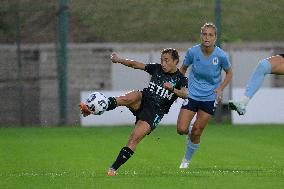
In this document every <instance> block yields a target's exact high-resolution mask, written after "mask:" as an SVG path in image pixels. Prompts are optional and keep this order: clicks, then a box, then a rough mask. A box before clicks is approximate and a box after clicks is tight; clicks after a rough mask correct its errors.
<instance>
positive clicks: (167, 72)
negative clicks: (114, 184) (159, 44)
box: [81, 48, 187, 176]
mask: <svg viewBox="0 0 284 189" xmlns="http://www.w3.org/2000/svg"><path fill="white" fill-rule="evenodd" d="M111 61H112V62H113V63H120V64H123V65H125V66H128V67H131V68H134V69H140V70H144V71H146V72H148V73H149V74H150V75H151V80H150V82H149V85H148V87H147V88H144V89H143V90H142V91H131V92H129V93H127V94H125V95H123V96H119V97H109V98H108V108H107V111H109V110H113V109H115V108H116V107H117V106H126V107H128V108H129V110H130V111H131V112H132V113H133V115H134V116H136V122H135V128H134V129H133V131H132V134H131V135H130V137H129V139H128V142H127V144H126V146H125V147H123V148H122V149H121V150H120V152H119V154H118V156H117V158H116V160H115V162H114V163H113V164H112V165H111V167H110V168H109V170H108V172H107V175H108V176H114V175H116V171H117V169H118V168H119V167H120V166H121V165H122V164H124V163H125V162H126V161H127V160H128V159H129V158H130V157H131V156H132V155H133V153H134V151H135V149H136V146H137V144H138V143H139V142H140V141H141V140H142V139H143V138H144V137H145V136H146V135H147V134H149V133H150V132H151V131H152V130H154V129H155V128H156V126H157V124H158V123H159V122H160V121H161V119H162V118H163V116H164V114H167V113H168V112H169V109H170V107H171V105H172V104H173V102H174V101H175V100H176V99H177V98H178V97H181V98H184V99H185V98H187V78H186V77H184V75H183V74H182V73H181V72H180V71H179V70H178V68H177V64H178V62H179V55H178V52H177V51H176V50H175V49H172V48H167V49H164V50H162V52H161V63H160V64H158V63H153V64H144V63H141V62H138V61H135V60H129V59H123V58H120V57H119V56H118V54H117V53H112V54H111ZM81 109H82V108H81ZM82 113H83V115H84V116H87V115H89V114H90V113H89V112H88V111H85V110H84V111H82Z"/></svg>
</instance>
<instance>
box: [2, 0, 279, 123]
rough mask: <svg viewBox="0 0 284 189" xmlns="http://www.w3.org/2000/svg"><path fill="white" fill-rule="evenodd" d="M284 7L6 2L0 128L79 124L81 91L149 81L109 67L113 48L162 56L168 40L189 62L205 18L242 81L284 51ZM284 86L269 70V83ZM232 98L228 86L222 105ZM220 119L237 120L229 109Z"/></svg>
mask: <svg viewBox="0 0 284 189" xmlns="http://www.w3.org/2000/svg"><path fill="white" fill-rule="evenodd" d="M283 7H284V1H276V0H269V1H254V0H248V1H246V2H243V1H242V0H234V1H233V0H228V1H221V0H215V1H212V0H201V1H197V0H181V1H167V0H159V1H153V0H145V1H138V0H88V1H87V0H80V1H76V0H69V1H67V0H51V1H43V0H37V1H36V0H9V1H8V0H4V1H1V2H0V15H1V17H0V105H1V109H0V125H1V126H19V125H21V126H31V125H35V126H44V125H64V124H80V119H81V118H80V114H79V109H78V103H79V101H80V92H81V91H90V90H126V89H132V88H141V87H143V86H145V83H147V81H148V76H147V75H145V74H144V73H140V72H136V71H135V70H134V71H130V72H128V70H127V68H122V67H120V66H118V65H112V64H111V62H110V61H109V55H110V53H111V52H112V51H114V50H115V51H118V52H119V53H120V54H121V55H123V56H125V57H129V58H135V59H138V60H140V61H144V62H152V61H154V62H157V61H159V53H160V50H161V49H163V48H166V47H169V46H171V47H174V48H176V49H178V50H179V52H180V55H181V61H182V59H183V55H184V52H185V51H186V49H187V48H189V47H190V46H192V45H193V44H195V43H198V41H199V31H200V27H201V26H202V25H203V24H204V23H205V22H208V21H213V22H214V21H216V24H217V25H218V26H219V29H220V30H219V31H220V32H221V31H222V33H219V37H220V38H219V39H220V41H218V43H220V44H221V43H222V47H223V48H224V49H225V50H226V51H228V53H229V55H230V57H231V60H232V63H233V68H234V80H233V82H232V83H233V85H232V86H231V88H232V87H234V86H235V87H244V85H245V82H246V80H247V79H248V77H249V74H250V73H251V71H252V69H253V67H254V65H255V64H256V63H257V61H258V60H260V59H261V58H264V57H265V56H269V55H272V54H275V53H280V52H282V53H283V51H284V50H283V49H284V45H283V42H284V39H283V36H284V30H283V27H284V22H283V17H284V11H283ZM221 27H222V28H221ZM126 73H127V74H126ZM283 83H284V82H283V77H281V76H271V77H269V79H268V80H267V81H266V83H264V87H283ZM230 95H231V94H230V88H228V89H227V91H226V92H225V100H224V102H223V105H224V107H226V103H227V100H228V99H229V98H230ZM222 115H224V116H225V118H224V117H223V116H222ZM219 118H221V119H219V121H223V120H228V119H230V115H229V112H228V111H226V108H225V109H224V110H221V112H220V114H219Z"/></svg>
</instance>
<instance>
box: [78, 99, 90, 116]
mask: <svg viewBox="0 0 284 189" xmlns="http://www.w3.org/2000/svg"><path fill="white" fill-rule="evenodd" d="M79 108H80V110H81V114H82V115H83V116H84V117H86V116H88V115H90V114H92V111H91V110H90V109H89V107H88V106H87V104H85V103H83V102H81V103H80V104H79Z"/></svg>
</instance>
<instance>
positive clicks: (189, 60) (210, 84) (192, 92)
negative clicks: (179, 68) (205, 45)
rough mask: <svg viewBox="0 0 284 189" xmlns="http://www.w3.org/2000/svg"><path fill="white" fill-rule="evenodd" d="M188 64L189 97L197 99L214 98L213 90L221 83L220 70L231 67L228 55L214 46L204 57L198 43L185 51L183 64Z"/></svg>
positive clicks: (211, 99)
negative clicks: (189, 67) (209, 53)
mask: <svg viewBox="0 0 284 189" xmlns="http://www.w3.org/2000/svg"><path fill="white" fill-rule="evenodd" d="M190 65H192V68H191V70H190V72H189V76H188V91H189V93H188V95H189V97H190V98H192V99H194V100H199V101H213V100H215V99H216V93H215V92H214V90H215V89H216V88H217V87H219V86H220V84H221V81H222V75H221V71H222V70H229V69H230V68H231V63H230V61H229V58H228V55H227V54H226V53H225V52H224V51H223V50H222V49H221V48H219V47H217V46H216V47H215V48H214V51H213V52H212V54H211V55H210V56H208V57H206V56H204V54H203V52H202V51H201V45H200V44H198V45H195V46H193V47H191V48H190V49H188V51H187V52H186V55H185V59H184V61H183V66H184V67H188V66H190Z"/></svg>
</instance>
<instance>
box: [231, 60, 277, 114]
mask: <svg viewBox="0 0 284 189" xmlns="http://www.w3.org/2000/svg"><path fill="white" fill-rule="evenodd" d="M271 71H272V67H271V64H270V63H269V60H268V59H264V60H261V61H260V62H259V63H258V65H257V66H256V68H255V70H254V72H253V74H252V75H251V77H250V80H249V82H248V84H247V87H246V91H245V94H244V96H243V97H242V98H241V99H240V100H237V101H234V100H230V101H229V107H230V108H231V109H232V110H235V111H237V112H238V114H239V115H244V114H245V113H246V107H247V105H248V102H249V101H250V99H251V98H252V97H253V96H254V94H255V93H256V92H257V91H258V90H259V88H260V87H261V85H262V83H263V80H264V78H265V76H266V75H267V74H270V73H271Z"/></svg>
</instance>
